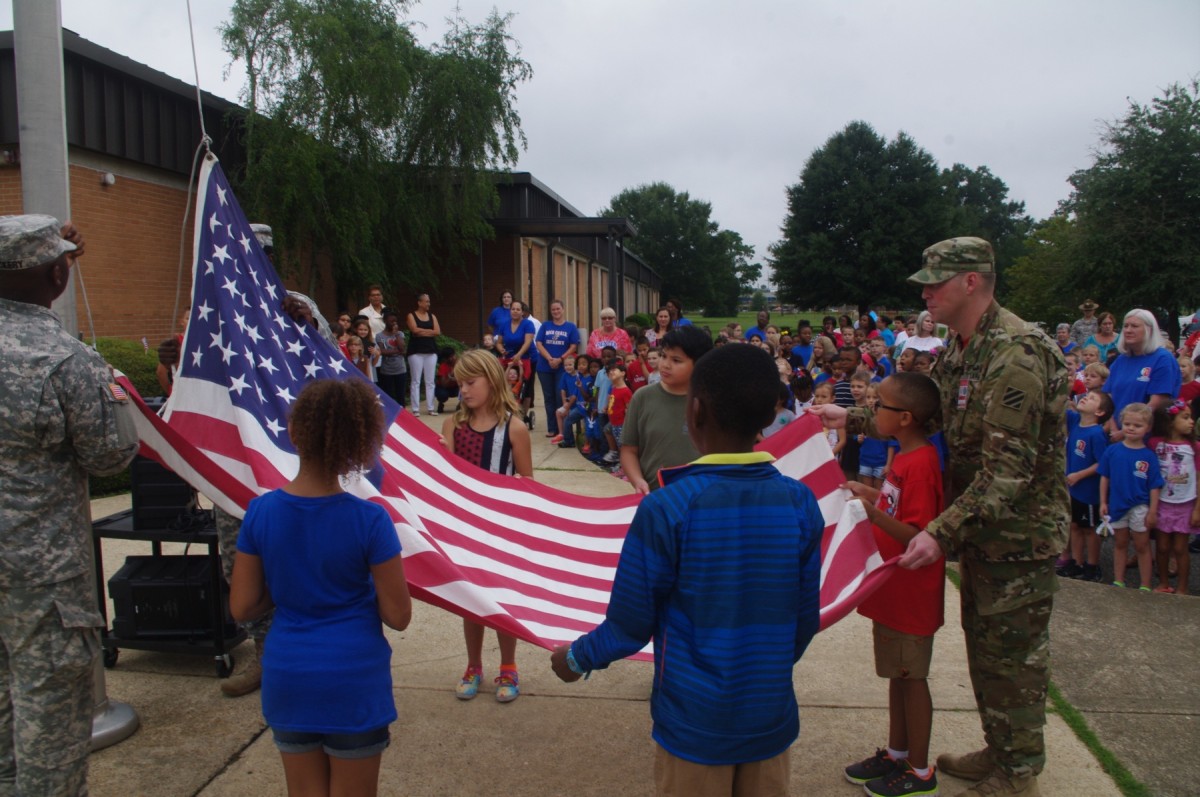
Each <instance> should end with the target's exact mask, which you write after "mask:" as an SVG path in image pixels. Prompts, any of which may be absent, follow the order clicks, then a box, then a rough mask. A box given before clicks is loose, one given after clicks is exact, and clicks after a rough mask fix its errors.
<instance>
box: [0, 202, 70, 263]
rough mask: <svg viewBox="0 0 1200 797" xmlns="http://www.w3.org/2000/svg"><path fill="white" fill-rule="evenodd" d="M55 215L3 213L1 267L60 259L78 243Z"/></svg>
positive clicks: (0, 251) (0, 244) (1, 220)
mask: <svg viewBox="0 0 1200 797" xmlns="http://www.w3.org/2000/svg"><path fill="white" fill-rule="evenodd" d="M61 230H62V225H61V224H59V222H58V219H56V218H54V217H53V216H43V215H36V214H32V215H24V216H0V271H23V270H24V269H27V268H36V267H38V266H40V265H42V264H43V263H49V262H51V261H54V260H57V259H58V258H59V257H60V256H62V254H63V253H64V252H73V251H75V244H73V243H71V242H70V241H68V240H66V239H65V238H63V237H62V233H61Z"/></svg>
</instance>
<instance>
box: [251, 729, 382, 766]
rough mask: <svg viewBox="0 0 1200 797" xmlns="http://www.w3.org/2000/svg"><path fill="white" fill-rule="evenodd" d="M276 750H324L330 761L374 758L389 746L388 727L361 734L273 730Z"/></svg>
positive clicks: (301, 752) (294, 751)
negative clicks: (334, 759)
mask: <svg viewBox="0 0 1200 797" xmlns="http://www.w3.org/2000/svg"><path fill="white" fill-rule="evenodd" d="M271 733H272V734H274V736H275V746H276V747H278V748H279V752H281V753H294V754H297V755H302V754H304V753H311V752H312V751H313V750H317V749H321V748H323V749H324V750H325V754H326V755H328V756H330V757H331V758H346V759H359V758H371V757H372V756H377V755H379V754H380V753H382V752H383V751H384V749H386V748H387V746H388V745H389V744H391V743H392V740H391V735H390V734H389V733H388V727H387V726H386V725H384V726H383V727H382V728H376V729H375V730H373V731H363V732H362V733H308V732H307V731H281V730H279V729H278V728H272V729H271Z"/></svg>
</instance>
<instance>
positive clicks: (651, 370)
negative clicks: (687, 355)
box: [646, 349, 662, 385]
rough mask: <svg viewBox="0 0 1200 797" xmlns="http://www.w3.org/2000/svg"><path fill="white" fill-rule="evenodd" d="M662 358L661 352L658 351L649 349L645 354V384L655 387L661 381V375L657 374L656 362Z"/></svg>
mask: <svg viewBox="0 0 1200 797" xmlns="http://www.w3.org/2000/svg"><path fill="white" fill-rule="evenodd" d="M661 356H662V352H660V351H659V350H658V349H651V350H650V351H648V352H646V370H647V372H648V373H647V375H646V384H647V385H657V384H658V383H659V382H661V381H662V374H660V373H659V372H658V360H659V358H660V357H661Z"/></svg>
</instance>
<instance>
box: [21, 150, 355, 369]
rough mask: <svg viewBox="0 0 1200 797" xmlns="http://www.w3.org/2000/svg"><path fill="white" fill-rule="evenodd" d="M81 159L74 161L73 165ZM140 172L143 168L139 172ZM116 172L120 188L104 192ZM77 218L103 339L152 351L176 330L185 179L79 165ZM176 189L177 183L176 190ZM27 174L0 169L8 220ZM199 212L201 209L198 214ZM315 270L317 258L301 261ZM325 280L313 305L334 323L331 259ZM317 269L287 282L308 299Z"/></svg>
mask: <svg viewBox="0 0 1200 797" xmlns="http://www.w3.org/2000/svg"><path fill="white" fill-rule="evenodd" d="M72 159H73V160H74V157H73V158H72ZM131 168H135V169H136V168H137V167H131ZM105 171H110V172H112V173H113V174H114V175H115V177H116V182H115V183H114V184H113V185H111V186H106V185H102V184H101V182H100V177H101V175H102V174H104V172H105ZM70 180H71V217H72V219H73V220H74V221H75V223H76V225H77V226H78V227H79V229H80V230H81V231H82V232H83V236H84V239H85V240H86V242H87V254H86V255H84V257H83V258H82V259H81V260H80V261H79V266H80V271H79V273H80V274H82V278H83V287H84V288H85V289H86V291H87V299H88V303H90V305H91V312H92V319H93V322H94V324H95V327H96V335H97V336H99V337H121V338H129V339H132V340H141V339H142V338H143V337H144V338H146V340H147V342H148V343H149V344H150V345H151V346H156V345H157V344H158V342H159V341H161V340H163V339H164V338H167V337H169V336H170V335H171V334H172V331H173V330H174V329H175V322H174V319H173V318H172V316H173V311H174V307H175V290H176V281H177V279H178V278H179V275H180V273H181V272H180V265H179V262H180V261H179V254H180V253H179V240H180V229H181V224H182V222H183V216H184V210H185V207H186V204H187V194H186V193H185V191H184V190H183V188H182V184H183V182H184V180H183V179H181V178H171V177H169V176H165V177H164V178H163V179H161V180H152V179H140V178H139V177H135V176H131V175H130V174H129V173H128V172H124V171H122V169H121V164H120V162H117V161H113V164H112V166H107V164H106V165H105V166H102V167H101V168H92V167H90V166H84V165H80V164H78V163H74V162H73V163H71V165H70ZM172 183H175V184H174V185H173V184H172ZM22 210H23V208H22V202H21V173H20V169H19V168H17V167H0V215H4V214H11V213H21V212H22ZM194 212H195V208H194V206H193V208H192V213H194ZM184 235H185V239H184V240H185V241H186V242H187V243H186V246H185V248H184V252H183V256H184V262H183V269H182V283H181V285H180V300H179V304H180V312H181V313H182V311H183V308H185V307H187V306H188V304H190V302H191V267H192V264H191V259H192V224H191V219H190V218H189V219H188V223H187V226H186V228H184ZM301 257H302V260H303V262H304V263H305V264H306V265H307V264H308V263H309V262H310V261H311V259H310V258H309V257H308V256H307V253H302V255H301ZM317 268H318V271H319V276H318V278H317V280H316V281H315V282H316V286H317V289H316V290H315V291H314V292H313V293H314V296H313V298H314V299H315V300H316V301H317V304H318V306H319V307H320V308H321V311H322V312H323V313H325V314H326V316H327V317H329V315H330V314H331V313H335V312H336V308H335V305H336V300H335V298H334V297H335V296H336V292H335V286H334V284H333V279H332V276H331V272H330V261H329V258H327V257H318V258H317ZM310 269H311V267H306V268H303V269H301V270H300V271H299V273H295V274H291V273H289V274H287V275H285V276H283V280H284V284H285V285H286V286H287V287H288V288H289V289H293V290H302V291H305V292H307V290H306V288H308V286H309V285H310V280H309V278H308V273H309V271H310ZM76 307H77V310H78V318H79V329H80V332H81V333H82V334H83V336H84V337H85V338H90V337H91V327H90V325H89V323H88V319H87V308H86V305H85V303H84V300H83V293H82V291H79V292H77V294H76Z"/></svg>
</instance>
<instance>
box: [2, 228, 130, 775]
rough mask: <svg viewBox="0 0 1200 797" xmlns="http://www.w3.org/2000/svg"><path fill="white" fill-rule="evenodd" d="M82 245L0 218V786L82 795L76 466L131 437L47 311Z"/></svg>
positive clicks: (86, 727)
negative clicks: (0, 691)
mask: <svg viewBox="0 0 1200 797" xmlns="http://www.w3.org/2000/svg"><path fill="white" fill-rule="evenodd" d="M82 251H83V239H82V238H81V237H80V236H79V233H78V232H77V231H76V230H75V228H74V226H72V225H71V224H70V222H68V223H67V225H66V226H65V227H62V228H61V230H60V226H59V223H58V221H57V220H56V219H54V218H52V217H50V216H4V217H0V351H2V352H4V356H3V358H0V484H3V489H2V490H0V689H2V690H3V694H2V695H0V797H10V796H12V797H17V796H19V797H25V796H28V795H38V797H44V796H46V795H82V794H87V754H88V748H89V745H90V742H91V731H92V707H93V695H92V670H93V667H94V664H95V659H96V656H97V654H98V652H99V649H100V647H99V645H100V640H99V636H98V633H97V629H98V628H99V627H100V626H101V625H103V621H102V619H101V617H100V613H99V610H98V606H97V604H96V596H95V594H94V591H93V589H94V583H95V575H94V572H93V569H92V535H91V523H90V513H89V507H88V474H89V473H92V474H97V475H106V474H111V473H116V472H118V471H120V470H121V469H123V468H125V467H127V466H128V465H129V462H130V460H132V459H133V456H134V454H136V453H137V448H138V440H137V432H136V431H135V429H134V418H133V407H132V405H131V404H130V403H129V400H128V399H127V398H126V397H125V393H124V391H122V390H121V389H120V387H118V386H117V385H115V384H114V383H113V378H112V375H111V372H110V371H109V369H108V366H107V365H106V364H105V362H104V360H103V359H101V357H100V356H99V355H98V354H97V353H96V352H95V351H93V350H92V349H90V348H88V347H87V346H85V345H84V344H83V343H81V342H79V341H78V340H76V339H75V338H74V337H72V336H71V335H70V334H68V333H67V332H66V330H64V329H63V327H62V324H61V323H60V322H59V320H58V317H57V316H55V315H54V314H53V313H52V312H51V311H50V305H51V303H52V302H53V301H54V299H56V298H57V297H58V296H59V295H60V294H61V293H62V292H63V290H65V289H66V287H67V285H68V284H69V281H70V268H71V264H72V262H73V260H74V258H75V257H78V256H79V255H80V254H81V253H82Z"/></svg>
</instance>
